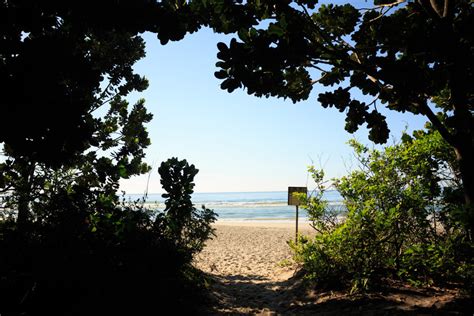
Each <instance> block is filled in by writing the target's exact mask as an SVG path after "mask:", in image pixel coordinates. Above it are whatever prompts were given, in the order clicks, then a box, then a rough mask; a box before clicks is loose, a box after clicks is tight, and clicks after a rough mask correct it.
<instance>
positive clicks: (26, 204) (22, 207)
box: [17, 161, 35, 235]
mask: <svg viewBox="0 0 474 316" xmlns="http://www.w3.org/2000/svg"><path fill="white" fill-rule="evenodd" d="M20 164H21V172H20V175H21V180H20V185H18V187H17V192H18V217H17V228H18V232H19V233H20V234H21V235H23V234H24V233H25V232H26V225H27V224H28V220H29V219H28V218H29V215H30V201H31V188H32V182H33V177H34V170H35V164H34V163H31V162H29V161H21V162H20Z"/></svg>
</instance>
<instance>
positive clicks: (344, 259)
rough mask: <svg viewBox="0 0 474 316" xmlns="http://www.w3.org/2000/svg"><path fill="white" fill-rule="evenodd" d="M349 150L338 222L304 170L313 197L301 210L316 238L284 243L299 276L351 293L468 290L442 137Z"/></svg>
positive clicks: (466, 256)
mask: <svg viewBox="0 0 474 316" xmlns="http://www.w3.org/2000/svg"><path fill="white" fill-rule="evenodd" d="M351 146H352V147H353V148H354V150H355V154H356V157H357V158H358V160H359V162H360V164H361V168H360V170H356V171H353V172H351V173H350V174H349V175H348V176H346V177H343V178H341V179H336V180H334V185H335V187H336V188H337V190H338V191H339V193H340V194H341V195H342V197H343V203H344V206H345V209H346V212H345V218H344V220H337V219H338V218H337V213H335V211H334V209H333V208H330V207H329V206H328V204H327V202H326V201H324V199H323V194H324V190H325V185H324V172H323V171H321V170H316V169H315V168H314V167H310V168H309V171H310V173H311V174H312V175H313V179H314V180H315V182H316V188H317V191H316V192H315V194H313V195H311V196H310V197H308V198H306V199H304V207H305V208H306V209H307V210H308V214H309V219H310V221H311V224H312V226H313V227H314V228H315V229H316V230H317V232H318V233H317V234H316V236H315V237H314V238H313V239H310V238H308V237H302V238H301V239H300V243H298V244H295V243H292V244H291V246H292V248H293V250H294V253H295V258H296V260H297V261H299V262H302V263H303V266H304V268H305V270H306V272H307V277H308V278H310V279H312V280H314V281H316V282H317V283H318V284H320V285H329V286H332V287H334V286H338V287H346V288H350V289H351V291H352V292H355V291H360V290H367V289H369V288H371V287H374V286H379V285H380V284H381V280H382V279H384V278H386V277H398V278H401V279H403V280H406V281H409V282H411V283H413V284H418V285H419V284H430V283H433V282H438V283H439V282H445V281H447V280H449V281H455V282H458V281H463V282H464V283H465V284H470V281H471V280H472V270H473V269H472V267H473V262H472V253H473V247H472V242H470V241H469V236H468V234H467V231H466V230H465V227H466V226H465V225H463V221H462V219H460V218H459V217H457V216H456V213H455V212H454V211H453V210H456V209H459V208H460V207H462V200H457V199H453V198H452V197H453V196H455V194H453V193H455V192H459V191H460V190H461V188H460V187H459V181H458V180H457V178H456V176H455V175H456V173H455V172H454V171H455V169H456V166H455V163H454V161H455V160H454V157H453V155H450V154H447V153H450V151H449V148H448V147H447V145H446V144H445V143H444V141H443V140H442V138H441V137H440V136H439V135H438V134H437V133H424V132H415V134H414V137H410V136H408V135H404V137H403V139H402V142H401V143H400V144H397V145H393V146H389V147H386V148H384V149H383V150H381V151H379V150H369V149H368V148H366V147H364V146H362V145H361V144H359V143H357V142H356V141H351ZM448 197H449V198H448ZM461 213H462V212H461Z"/></svg>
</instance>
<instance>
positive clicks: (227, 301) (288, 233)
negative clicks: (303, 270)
mask: <svg viewBox="0 0 474 316" xmlns="http://www.w3.org/2000/svg"><path fill="white" fill-rule="evenodd" d="M300 225H301V226H300V230H301V231H303V232H307V233H308V232H310V228H309V226H308V225H307V224H300ZM215 227H216V229H217V231H216V234H217V236H216V237H215V238H214V239H213V240H210V241H209V242H208V243H207V245H206V248H205V249H204V250H203V251H202V252H201V253H200V254H199V255H198V257H197V260H196V263H195V265H196V266H197V267H198V268H200V269H201V270H203V271H205V272H207V273H209V274H211V275H213V276H214V277H215V279H216V280H217V282H215V284H214V285H213V287H214V288H213V292H214V296H215V300H216V302H214V303H215V305H216V307H215V309H214V312H215V313H216V314H221V313H241V314H271V312H275V311H278V310H280V311H281V310H282V309H286V308H287V307H290V306H289V305H290V304H291V300H292V298H291V297H289V296H288V293H287V291H286V289H287V284H286V283H287V281H288V279H289V278H291V277H292V276H293V273H294V271H295V265H294V264H291V252H290V249H289V247H288V244H287V241H288V240H290V239H291V238H294V234H295V232H294V224H293V223H290V222H288V223H272V222H261V223H259V222H237V223H233V222H221V223H218V224H216V226H215Z"/></svg>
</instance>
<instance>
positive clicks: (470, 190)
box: [455, 143, 474, 238]
mask: <svg viewBox="0 0 474 316" xmlns="http://www.w3.org/2000/svg"><path fill="white" fill-rule="evenodd" d="M455 151H456V158H457V161H458V163H459V169H460V172H461V180H462V185H463V190H464V202H465V206H466V212H467V213H466V220H467V223H466V224H467V228H468V230H469V233H470V235H471V238H472V237H474V236H472V235H473V234H474V205H473V204H474V164H473V161H474V156H473V148H472V145H471V144H470V143H464V144H460V145H459V146H456V148H455Z"/></svg>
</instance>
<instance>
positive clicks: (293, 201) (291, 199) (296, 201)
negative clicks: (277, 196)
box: [288, 187, 308, 206]
mask: <svg viewBox="0 0 474 316" xmlns="http://www.w3.org/2000/svg"><path fill="white" fill-rule="evenodd" d="M293 193H303V194H304V195H305V196H306V195H308V188H307V187H288V205H297V206H298V205H300V204H301V201H300V200H299V199H298V198H297V197H295V196H293Z"/></svg>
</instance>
